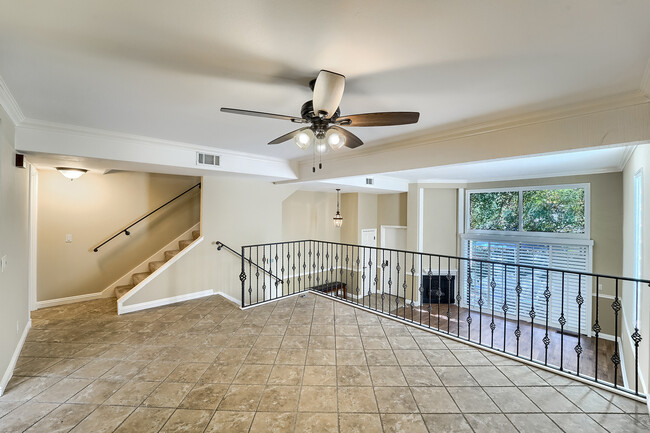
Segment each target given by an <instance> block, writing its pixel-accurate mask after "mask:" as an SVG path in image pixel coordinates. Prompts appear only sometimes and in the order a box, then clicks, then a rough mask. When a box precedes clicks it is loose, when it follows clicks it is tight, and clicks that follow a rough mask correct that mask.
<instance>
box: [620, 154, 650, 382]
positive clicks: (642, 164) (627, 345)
mask: <svg viewBox="0 0 650 433" xmlns="http://www.w3.org/2000/svg"><path fill="white" fill-rule="evenodd" d="M639 170H643V203H642V209H643V221H642V241H641V247H642V252H641V257H642V268H641V277H642V278H644V279H646V280H648V279H650V200H649V199H648V197H650V145H649V144H646V145H643V146H638V147H637V148H636V150H635V151H634V153H633V154H632V156H631V158H630V160H629V161H628V163H627V165H626V166H625V170H624V171H623V209H624V213H623V275H625V276H629V277H633V276H634V229H635V225H634V175H635V174H636V173H637V172H638V171H639ZM639 295H640V303H641V310H640V311H641V324H640V330H639V332H640V334H641V337H642V338H643V340H642V341H641V344H640V346H639V373H640V374H639V375H640V378H641V381H640V382H641V383H640V384H639V386H640V387H642V386H643V385H645V389H644V390H643V389H640V391H642V392H644V393H646V394H647V393H648V391H649V389H648V386H650V383H648V381H650V353H649V352H650V349H649V348H650V317H648V312H650V287H649V286H648V285H644V286H642V287H640V294H639ZM634 296H635V287H634V286H633V285H632V284H625V285H623V296H622V304H623V309H622V315H623V320H622V330H621V331H620V332H621V343H622V344H621V346H622V348H623V359H624V361H625V365H626V373H627V376H628V381H629V383H630V386H631V387H633V386H634V343H633V341H632V340H631V338H630V335H632V333H633V332H634V327H635V319H636V317H635V314H634Z"/></svg>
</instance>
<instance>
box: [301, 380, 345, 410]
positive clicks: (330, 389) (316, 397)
mask: <svg viewBox="0 0 650 433" xmlns="http://www.w3.org/2000/svg"><path fill="white" fill-rule="evenodd" d="M336 408H337V396H336V387H335V386H304V385H303V387H302V389H301V390H300V402H299V404H298V410H299V411H300V412H336V410H337V409H336Z"/></svg>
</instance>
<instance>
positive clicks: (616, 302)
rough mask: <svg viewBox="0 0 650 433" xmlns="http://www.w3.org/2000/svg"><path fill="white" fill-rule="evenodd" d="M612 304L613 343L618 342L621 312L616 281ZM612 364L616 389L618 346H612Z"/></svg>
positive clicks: (618, 362)
mask: <svg viewBox="0 0 650 433" xmlns="http://www.w3.org/2000/svg"><path fill="white" fill-rule="evenodd" d="M615 285H616V287H615V292H616V295H615V296H614V302H612V310H614V341H618V312H619V311H620V310H621V301H620V300H619V299H618V279H616V282H615ZM611 360H612V362H613V363H614V388H618V365H619V364H620V363H621V358H620V356H619V354H618V344H614V354H613V355H612V358H611Z"/></svg>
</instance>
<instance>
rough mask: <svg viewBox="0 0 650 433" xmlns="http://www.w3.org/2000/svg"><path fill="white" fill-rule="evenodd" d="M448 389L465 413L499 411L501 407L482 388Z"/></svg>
mask: <svg viewBox="0 0 650 433" xmlns="http://www.w3.org/2000/svg"><path fill="white" fill-rule="evenodd" d="M447 391H448V392H449V394H450V395H451V397H452V398H453V399H454V401H455V402H456V404H457V405H458V407H459V408H460V410H461V412H463V413H492V412H499V408H498V407H497V406H496V405H495V404H494V402H493V401H492V399H491V398H490V396H488V395H487V394H486V393H485V391H483V390H482V389H481V388H478V387H476V388H468V387H447Z"/></svg>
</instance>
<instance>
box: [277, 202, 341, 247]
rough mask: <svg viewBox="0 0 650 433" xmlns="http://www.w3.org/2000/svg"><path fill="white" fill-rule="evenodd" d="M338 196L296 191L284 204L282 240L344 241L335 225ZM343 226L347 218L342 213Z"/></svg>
mask: <svg viewBox="0 0 650 433" xmlns="http://www.w3.org/2000/svg"><path fill="white" fill-rule="evenodd" d="M335 214H336V193H329V192H311V191H296V192H294V193H293V194H291V195H290V196H289V197H288V198H287V199H286V200H284V202H282V239H283V240H300V239H318V240H324V241H330V242H340V241H341V229H340V228H338V227H336V226H335V225H334V221H333V220H332V218H334V215H335ZM341 214H342V215H343V222H344V223H347V222H348V221H349V218H347V217H346V216H345V215H344V214H343V212H342V213H341Z"/></svg>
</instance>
